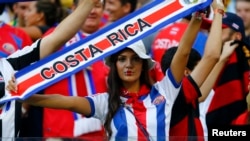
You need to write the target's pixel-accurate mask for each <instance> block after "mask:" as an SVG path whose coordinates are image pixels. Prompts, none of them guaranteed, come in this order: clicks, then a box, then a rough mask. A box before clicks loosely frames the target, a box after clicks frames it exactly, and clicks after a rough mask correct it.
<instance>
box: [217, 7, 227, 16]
mask: <svg viewBox="0 0 250 141" xmlns="http://www.w3.org/2000/svg"><path fill="white" fill-rule="evenodd" d="M215 13H219V14H221V15H222V16H224V14H225V11H224V10H223V9H215V10H214V14H215Z"/></svg>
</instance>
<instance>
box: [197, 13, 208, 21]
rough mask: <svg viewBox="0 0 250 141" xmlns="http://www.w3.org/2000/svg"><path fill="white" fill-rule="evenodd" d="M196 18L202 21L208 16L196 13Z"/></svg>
mask: <svg viewBox="0 0 250 141" xmlns="http://www.w3.org/2000/svg"><path fill="white" fill-rule="evenodd" d="M194 16H195V18H196V19H198V20H202V19H203V18H205V17H206V14H205V13H202V12H195V13H194Z"/></svg>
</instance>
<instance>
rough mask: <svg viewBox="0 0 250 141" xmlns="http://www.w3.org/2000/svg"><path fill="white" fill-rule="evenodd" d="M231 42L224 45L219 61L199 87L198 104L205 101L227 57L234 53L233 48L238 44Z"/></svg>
mask: <svg viewBox="0 0 250 141" xmlns="http://www.w3.org/2000/svg"><path fill="white" fill-rule="evenodd" d="M232 43H233V41H228V42H226V43H225V44H224V46H223V50H222V54H221V56H220V59H219V61H218V62H217V63H216V65H215V66H214V68H213V70H212V71H211V72H210V74H209V75H208V77H207V79H206V80H205V81H204V83H203V84H202V85H201V87H200V91H201V94H202V96H201V97H200V98H199V102H202V101H204V100H205V99H206V97H207V96H208V94H209V93H210V91H211V90H212V88H213V86H214V85H215V82H216V80H217V78H218V76H219V74H220V72H221V70H222V69H223V67H224V66H225V64H226V63H227V61H228V59H229V57H230V56H231V55H232V53H233V52H234V50H235V48H236V47H238V44H233V45H232Z"/></svg>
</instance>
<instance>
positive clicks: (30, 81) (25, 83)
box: [15, 74, 44, 95]
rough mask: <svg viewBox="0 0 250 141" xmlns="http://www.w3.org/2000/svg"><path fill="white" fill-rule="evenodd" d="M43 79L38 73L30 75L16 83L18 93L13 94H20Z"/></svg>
mask: <svg viewBox="0 0 250 141" xmlns="http://www.w3.org/2000/svg"><path fill="white" fill-rule="evenodd" d="M42 81H44V79H43V78H42V77H41V75H40V74H36V75H34V76H33V77H30V78H28V79H26V80H24V81H22V82H21V83H19V84H18V86H17V87H18V94H15V95H22V94H23V93H24V92H25V91H26V90H27V89H28V88H29V87H30V86H32V85H36V84H37V83H40V82H42Z"/></svg>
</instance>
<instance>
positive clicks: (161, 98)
mask: <svg viewBox="0 0 250 141" xmlns="http://www.w3.org/2000/svg"><path fill="white" fill-rule="evenodd" d="M165 101H166V100H165V98H164V96H162V95H159V96H157V97H156V98H155V99H154V101H153V104H154V105H159V104H161V103H164V102H165Z"/></svg>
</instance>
